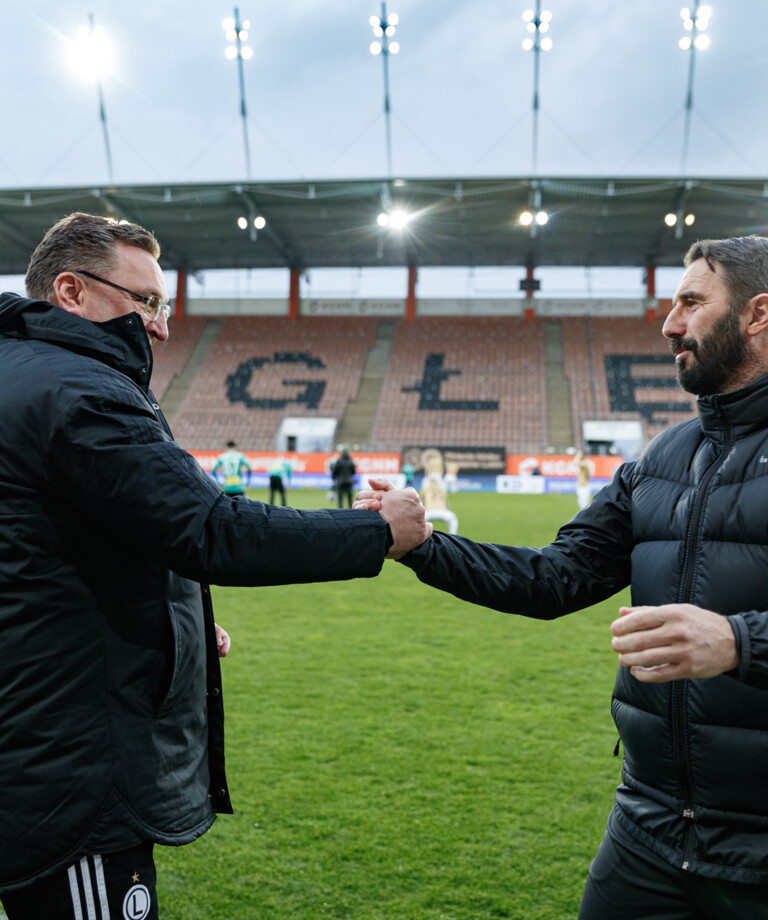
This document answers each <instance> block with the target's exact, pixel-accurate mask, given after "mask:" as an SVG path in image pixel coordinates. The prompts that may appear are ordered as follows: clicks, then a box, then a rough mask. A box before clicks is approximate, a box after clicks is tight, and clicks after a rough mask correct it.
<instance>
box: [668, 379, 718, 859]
mask: <svg viewBox="0 0 768 920" xmlns="http://www.w3.org/2000/svg"><path fill="white" fill-rule="evenodd" d="M712 402H713V405H714V408H715V409H716V410H717V413H718V415H719V416H720V420H721V422H722V425H723V431H724V432H725V437H724V439H723V449H722V451H721V452H720V453H719V454H718V456H717V457H715V459H714V460H713V461H712V464H711V465H710V467H709V469H708V470H707V471H706V473H705V474H704V478H703V479H702V480H701V483H700V484H699V489H698V495H697V496H696V502H695V504H694V507H693V514H692V515H691V523H690V527H689V530H688V543H687V546H686V556H685V563H684V566H685V570H684V571H685V575H684V577H683V582H682V585H681V587H680V591H678V603H680V604H684V603H692V597H691V592H692V589H693V579H694V575H695V569H696V552H697V550H698V545H699V525H700V523H701V515H702V513H703V510H704V505H705V503H706V500H707V497H708V491H709V484H710V482H711V480H712V477H713V476H714V475H715V472H716V471H717V470H718V469H719V468H720V465H721V463H722V461H723V460H724V459H725V457H727V456H728V451H729V450H730V446H731V428H730V425H729V424H728V418H727V416H726V414H725V413H724V412H723V410H722V408H721V407H720V402H719V400H718V399H717V397H714V399H713V400H712ZM687 697H688V681H687V680H677V681H674V682H673V684H672V687H671V689H670V705H671V707H672V730H673V732H674V735H675V746H676V748H677V757H678V763H679V764H680V774H681V777H680V784H681V789H682V797H683V818H684V819H685V820H686V822H687V825H688V826H687V828H686V831H685V843H684V846H683V861H682V864H681V868H682V869H688V867H689V865H690V861H691V856H692V854H693V822H694V820H695V817H696V816H695V814H694V810H693V802H692V801H691V800H692V797H693V791H692V785H693V784H692V781H691V772H690V767H691V765H690V761H689V758H688V746H687V735H688V731H687V728H688V720H687V718H686V706H687Z"/></svg>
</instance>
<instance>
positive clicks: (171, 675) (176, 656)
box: [154, 603, 181, 718]
mask: <svg viewBox="0 0 768 920" xmlns="http://www.w3.org/2000/svg"><path fill="white" fill-rule="evenodd" d="M166 609H167V611H168V622H169V623H170V627H171V641H170V643H169V647H168V657H167V660H166V662H165V669H164V670H165V674H164V675H163V677H162V678H161V681H160V686H159V688H158V693H157V696H156V700H157V702H156V704H155V707H154V714H155V718H162V716H163V715H165V713H166V712H168V710H169V709H170V708H171V706H172V705H173V700H174V696H175V692H176V688H177V685H178V682H179V661H180V659H181V631H180V629H179V621H178V613H177V611H176V607H175V605H174V604H172V603H168V604H166Z"/></svg>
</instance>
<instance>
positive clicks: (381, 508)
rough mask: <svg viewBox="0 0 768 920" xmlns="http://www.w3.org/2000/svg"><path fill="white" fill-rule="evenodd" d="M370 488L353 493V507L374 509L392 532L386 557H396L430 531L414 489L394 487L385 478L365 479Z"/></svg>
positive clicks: (417, 543) (406, 551) (423, 538)
mask: <svg viewBox="0 0 768 920" xmlns="http://www.w3.org/2000/svg"><path fill="white" fill-rule="evenodd" d="M368 482H369V484H370V486H371V488H370V489H362V490H361V491H360V492H358V493H357V495H355V501H354V502H353V504H352V507H353V508H357V509H358V510H362V511H378V512H379V514H380V515H381V516H382V517H383V518H384V520H385V521H386V522H387V523H388V524H389V528H390V530H391V531H392V539H393V540H394V542H393V544H392V546H391V547H390V549H389V552H388V553H387V559H400V558H401V557H402V556H404V555H405V554H406V553H408V552H410V551H411V550H412V549H414V547H416V546H418V545H419V544H420V543H423V542H424V541H425V540H426V539H427V537H429V536H430V535H431V534H432V525H431V524H430V523H428V522H427V521H426V520H425V517H424V506H423V505H422V503H421V500H420V499H419V493H418V492H417V491H416V490H415V489H396V488H395V487H394V486H393V485H392V483H391V482H390V481H389V480H388V479H384V478H381V479H376V478H373V479H369V480H368Z"/></svg>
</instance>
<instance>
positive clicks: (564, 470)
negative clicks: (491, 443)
mask: <svg viewBox="0 0 768 920" xmlns="http://www.w3.org/2000/svg"><path fill="white" fill-rule="evenodd" d="M586 459H587V463H588V464H589V475H590V478H595V479H611V478H612V477H613V474H614V473H615V472H616V470H617V469H618V468H619V467H620V466H621V464H622V463H623V462H624V458H623V457H613V456H611V457H602V456H597V455H594V456H593V455H590V456H588V457H587V458H586ZM537 470H538V473H537V472H536V471H537ZM506 473H507V475H509V476H535V475H541V476H545V477H546V478H548V479H572V478H573V477H575V476H576V464H575V463H574V460H573V457H572V456H571V455H570V454H508V455H507V468H506Z"/></svg>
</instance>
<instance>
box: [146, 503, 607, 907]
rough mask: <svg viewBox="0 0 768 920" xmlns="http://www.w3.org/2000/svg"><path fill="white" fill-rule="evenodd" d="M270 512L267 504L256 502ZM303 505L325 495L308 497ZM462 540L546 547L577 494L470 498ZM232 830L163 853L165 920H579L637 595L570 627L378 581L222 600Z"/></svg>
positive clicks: (254, 592)
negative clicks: (620, 652)
mask: <svg viewBox="0 0 768 920" xmlns="http://www.w3.org/2000/svg"><path fill="white" fill-rule="evenodd" d="M253 494H254V496H255V497H258V498H263V497H264V493H261V492H258V491H256V492H254V493H253ZM291 498H292V499H293V500H294V501H295V503H296V505H298V506H300V507H318V506H321V505H322V503H324V501H325V493H323V492H319V491H318V492H314V491H308V490H306V491H295V492H293V493H291ZM452 507H453V509H454V510H455V511H456V513H457V514H458V517H459V522H460V532H461V533H463V534H466V535H468V536H472V537H474V538H475V539H479V540H493V541H498V542H505V543H520V544H526V545H536V546H539V545H543V544H544V543H546V542H548V540H549V539H551V537H552V536H553V535H554V533H555V531H556V529H557V526H558V525H559V524H560V523H562V522H563V521H565V520H567V519H568V518H569V517H570V516H571V515H572V514H573V512H574V511H575V499H574V497H573V496H545V497H542V496H518V495H509V496H497V495H489V494H480V495H471V494H459V495H456V496H454V497H453V499H452ZM215 603H216V614H217V620H218V621H219V622H220V623H221V624H222V625H224V626H225V627H226V628H227V630H228V631H229V632H230V634H231V636H232V640H233V650H232V653H231V656H230V657H229V658H228V659H227V660H225V661H224V662H223V671H224V681H225V702H226V708H227V755H228V756H227V765H228V773H229V781H230V788H231V792H232V797H233V801H234V806H235V811H236V814H235V815H234V816H223V817H221V818H220V819H219V820H218V821H217V822H216V824H215V825H214V827H213V829H212V830H211V831H210V832H209V833H208V834H207V835H205V836H204V837H203V838H202V839H201V840H199V841H197V842H196V843H194V844H192V845H191V846H187V847H182V848H179V849H173V848H158V850H157V851H156V852H157V863H158V870H159V894H160V904H161V916H162V917H163V920H197V918H200V920H202V918H205V920H225V918H226V920H315V918H345V920H449V918H452V920H475V918H477V920H486V918H488V920H490V918H520V920H564V918H571V917H575V916H576V913H577V910H578V903H579V900H580V897H581V891H582V888H583V884H584V879H585V876H586V871H587V868H588V865H589V861H590V859H591V858H592V856H593V855H594V852H595V849H596V847H597V845H598V843H599V841H600V838H601V837H602V833H603V829H604V825H605V819H606V817H607V814H608V811H609V809H610V805H611V801H612V796H613V790H614V788H615V786H616V783H617V781H618V777H619V769H620V764H619V761H618V760H617V759H616V758H614V757H613V756H612V751H613V746H614V743H615V741H616V737H617V736H616V732H615V729H614V727H613V723H612V721H611V718H610V713H609V704H610V694H611V687H612V683H613V675H614V671H615V667H616V662H615V655H614V654H613V653H612V652H611V650H610V647H609V631H608V624H609V623H610V621H611V620H613V619H614V618H615V617H616V616H617V610H618V606H619V599H618V598H617V599H614V600H613V601H610V602H607V603H605V604H602V605H599V606H598V607H595V608H592V609H591V610H589V611H585V612H583V613H579V614H576V615H574V616H571V617H567V618H565V619H562V620H559V621H557V622H554V623H539V622H535V621H530V620H526V619H524V618H521V617H513V616H507V615H505V614H500V613H495V612H492V611H488V610H484V609H482V608H479V607H474V606H471V605H468V604H464V603H461V602H459V601H456V600H455V599H453V598H451V597H450V596H448V595H447V594H444V593H442V592H438V591H434V590H431V589H429V588H427V587H425V586H423V585H421V584H420V583H419V582H418V581H417V580H416V578H415V576H414V575H413V573H412V572H410V571H409V570H407V569H406V568H405V567H403V566H399V565H397V564H395V563H392V562H388V563H387V564H386V565H385V567H384V572H383V574H382V575H381V576H380V577H379V578H377V579H372V580H371V579H364V580H357V581H354V582H346V583H343V584H339V585H334V584H329V585H302V586H296V587H291V586H289V587H279V588H261V589H228V588H218V589H216V590H215Z"/></svg>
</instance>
